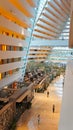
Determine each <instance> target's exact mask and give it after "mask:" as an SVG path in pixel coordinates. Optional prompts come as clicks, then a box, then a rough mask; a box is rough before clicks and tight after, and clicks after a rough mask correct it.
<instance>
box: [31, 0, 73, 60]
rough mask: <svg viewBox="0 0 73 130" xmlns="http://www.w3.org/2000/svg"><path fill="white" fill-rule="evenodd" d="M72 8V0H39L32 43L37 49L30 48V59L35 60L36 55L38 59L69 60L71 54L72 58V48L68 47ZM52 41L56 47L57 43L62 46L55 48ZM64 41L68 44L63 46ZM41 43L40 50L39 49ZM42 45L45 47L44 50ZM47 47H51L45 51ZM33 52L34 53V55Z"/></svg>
mask: <svg viewBox="0 0 73 130" xmlns="http://www.w3.org/2000/svg"><path fill="white" fill-rule="evenodd" d="M70 9H71V0H40V1H39V7H38V10H37V15H36V19H35V26H34V29H33V37H32V41H33V42H32V43H34V44H31V45H33V46H31V48H32V47H33V48H35V49H30V53H29V59H32V60H33V59H34V58H35V57H36V59H37V60H38V61H46V60H47V59H48V60H51V61H54V62H55V61H56V62H63V61H67V59H68V57H69V56H70V57H71V58H72V56H71V51H72V50H71V49H69V48H67V47H68V44H67V43H68V40H69V30H70ZM54 40H55V42H54ZM64 41H65V42H64ZM52 42H53V43H54V44H55V46H56V47H58V46H57V44H56V43H58V44H59V47H60V48H53V47H52V46H51V45H52V44H51V43H52ZM61 43H62V44H61ZM63 43H66V44H65V45H66V46H63V48H61V47H62V45H63ZM36 45H37V49H36ZM39 45H40V51H38V50H39V49H38V48H39ZM49 45H50V46H49ZM60 45H61V46H60ZM42 47H44V49H43V50H42ZM46 47H48V48H50V49H47V51H46V53H45V48H46ZM35 50H37V52H36V51H35ZM41 50H42V51H41ZM40 52H41V54H40ZM33 53H34V55H32V54H33ZM30 54H31V55H30Z"/></svg>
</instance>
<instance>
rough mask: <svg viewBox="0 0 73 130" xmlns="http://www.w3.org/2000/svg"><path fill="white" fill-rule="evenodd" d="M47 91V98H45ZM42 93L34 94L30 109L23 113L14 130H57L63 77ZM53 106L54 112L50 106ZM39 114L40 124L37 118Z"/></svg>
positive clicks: (58, 78)
mask: <svg viewBox="0 0 73 130" xmlns="http://www.w3.org/2000/svg"><path fill="white" fill-rule="evenodd" d="M47 91H49V96H48V97H47ZM47 91H45V92H44V93H35V94H34V99H33V101H32V107H31V109H29V110H27V111H25V112H24V113H23V115H22V116H21V118H20V119H19V121H18V123H17V127H16V130H58V123H59V118H60V106H61V101H62V94H63V76H62V75H61V76H60V77H57V78H56V79H55V80H53V81H52V83H51V84H50V85H49V87H48V89H47ZM53 104H55V112H54V113H53V111H52V106H53ZM38 114H40V123H39V124H38V119H37V116H38Z"/></svg>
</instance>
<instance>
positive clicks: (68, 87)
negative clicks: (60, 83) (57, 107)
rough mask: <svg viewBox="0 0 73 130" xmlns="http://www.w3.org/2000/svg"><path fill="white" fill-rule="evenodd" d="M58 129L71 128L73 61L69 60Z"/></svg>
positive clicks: (72, 114)
mask: <svg viewBox="0 0 73 130" xmlns="http://www.w3.org/2000/svg"><path fill="white" fill-rule="evenodd" d="M58 130H73V61H69V62H68V64H67V68H66V75H65V82H64V93H63V99H62V108H61V116H60V123H59V129H58Z"/></svg>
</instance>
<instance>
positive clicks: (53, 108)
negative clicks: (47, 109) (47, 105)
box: [52, 104, 55, 113]
mask: <svg viewBox="0 0 73 130" xmlns="http://www.w3.org/2000/svg"><path fill="white" fill-rule="evenodd" d="M52 111H53V113H54V112H55V105H54V104H53V107H52Z"/></svg>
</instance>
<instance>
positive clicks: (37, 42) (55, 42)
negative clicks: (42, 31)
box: [30, 39, 68, 47]
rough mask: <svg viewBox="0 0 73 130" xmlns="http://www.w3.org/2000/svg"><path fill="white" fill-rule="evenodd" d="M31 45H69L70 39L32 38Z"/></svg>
mask: <svg viewBox="0 0 73 130" xmlns="http://www.w3.org/2000/svg"><path fill="white" fill-rule="evenodd" d="M31 46H36V47H37V46H49V47H67V46H68V40H41V39H40V40H32V41H31V44H30V47H31Z"/></svg>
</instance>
